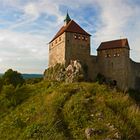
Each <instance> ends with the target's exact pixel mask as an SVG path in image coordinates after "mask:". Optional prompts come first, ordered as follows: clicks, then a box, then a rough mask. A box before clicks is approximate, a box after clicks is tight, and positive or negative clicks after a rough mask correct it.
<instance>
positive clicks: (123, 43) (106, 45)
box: [97, 38, 130, 51]
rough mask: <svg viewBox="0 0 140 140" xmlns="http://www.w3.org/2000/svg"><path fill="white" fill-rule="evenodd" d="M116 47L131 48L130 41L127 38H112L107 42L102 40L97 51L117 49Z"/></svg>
mask: <svg viewBox="0 0 140 140" xmlns="http://www.w3.org/2000/svg"><path fill="white" fill-rule="evenodd" d="M116 48H127V49H129V50H130V48H129V43H128V40H127V39H126V38H124V39H119V40H111V41H107V42H102V43H101V44H100V46H99V47H98V49H97V51H100V50H107V49H116Z"/></svg>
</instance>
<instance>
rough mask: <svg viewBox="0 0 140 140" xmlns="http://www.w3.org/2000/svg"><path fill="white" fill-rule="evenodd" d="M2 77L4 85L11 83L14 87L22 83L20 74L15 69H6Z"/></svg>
mask: <svg viewBox="0 0 140 140" xmlns="http://www.w3.org/2000/svg"><path fill="white" fill-rule="evenodd" d="M2 78H3V83H4V84H5V85H10V84H12V85H13V86H14V87H16V86H17V85H23V83H24V79H23V77H22V75H21V74H20V73H19V72H17V71H13V70H12V69H9V70H7V71H6V72H5V73H4V75H3V77H2Z"/></svg>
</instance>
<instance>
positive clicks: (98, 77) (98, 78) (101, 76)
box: [96, 73, 106, 84]
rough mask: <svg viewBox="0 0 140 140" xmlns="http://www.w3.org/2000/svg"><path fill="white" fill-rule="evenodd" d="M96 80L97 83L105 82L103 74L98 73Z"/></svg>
mask: <svg viewBox="0 0 140 140" xmlns="http://www.w3.org/2000/svg"><path fill="white" fill-rule="evenodd" d="M96 81H97V82H98V83H99V84H103V83H105V82H106V79H105V77H104V75H102V74H100V73H98V75H97V77H96Z"/></svg>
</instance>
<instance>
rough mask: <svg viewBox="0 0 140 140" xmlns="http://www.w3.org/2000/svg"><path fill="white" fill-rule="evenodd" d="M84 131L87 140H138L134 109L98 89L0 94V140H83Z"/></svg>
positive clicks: (32, 88) (40, 88)
mask: <svg viewBox="0 0 140 140" xmlns="http://www.w3.org/2000/svg"><path fill="white" fill-rule="evenodd" d="M9 91H10V93H9ZM12 92H13V93H12ZM11 94H12V95H11ZM7 95H8V96H7ZM10 97H11V98H10ZM9 98H10V99H9ZM86 128H93V129H94V132H93V134H92V136H91V139H92V140H117V139H118V140H139V138H140V110H139V107H138V105H136V103H135V101H134V100H132V99H131V98H130V97H129V96H128V95H127V94H124V93H121V92H116V91H115V90H111V89H109V88H108V87H106V86H104V85H99V84H97V83H72V84H66V83H58V82H47V81H46V82H41V83H38V84H34V85H24V86H22V87H17V88H16V89H12V87H10V86H9V87H6V88H5V89H3V91H2V92H1V94H0V140H28V139H30V140H85V139H86V136H85V129H86ZM107 138H108V139H107Z"/></svg>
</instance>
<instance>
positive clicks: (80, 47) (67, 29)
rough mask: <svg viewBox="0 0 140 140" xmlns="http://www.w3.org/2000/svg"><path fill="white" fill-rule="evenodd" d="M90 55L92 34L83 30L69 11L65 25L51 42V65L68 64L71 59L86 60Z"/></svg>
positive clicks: (83, 61)
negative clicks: (72, 18)
mask: <svg viewBox="0 0 140 140" xmlns="http://www.w3.org/2000/svg"><path fill="white" fill-rule="evenodd" d="M89 56H90V34H88V33H87V32H86V31H85V30H83V29H82V28H81V27H80V26H79V25H78V24H77V23H76V22H75V21H74V20H71V18H70V16H69V14H68V13H67V15H66V18H65V20H64V26H62V28H61V29H60V30H59V31H58V32H57V34H56V35H55V36H54V38H53V39H52V40H51V41H50V43H49V67H51V66H54V65H56V64H57V63H63V64H65V65H66V66H67V65H68V64H69V63H70V61H71V60H80V61H81V62H82V63H85V62H86V59H88V58H89Z"/></svg>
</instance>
